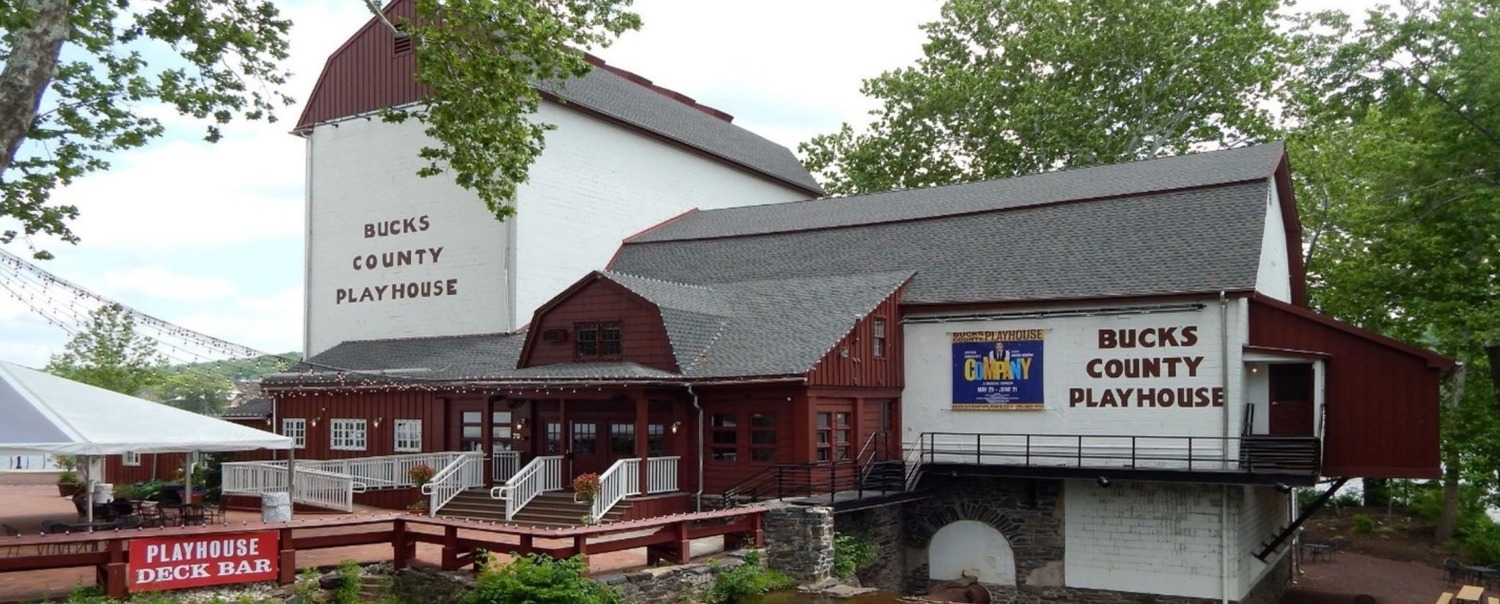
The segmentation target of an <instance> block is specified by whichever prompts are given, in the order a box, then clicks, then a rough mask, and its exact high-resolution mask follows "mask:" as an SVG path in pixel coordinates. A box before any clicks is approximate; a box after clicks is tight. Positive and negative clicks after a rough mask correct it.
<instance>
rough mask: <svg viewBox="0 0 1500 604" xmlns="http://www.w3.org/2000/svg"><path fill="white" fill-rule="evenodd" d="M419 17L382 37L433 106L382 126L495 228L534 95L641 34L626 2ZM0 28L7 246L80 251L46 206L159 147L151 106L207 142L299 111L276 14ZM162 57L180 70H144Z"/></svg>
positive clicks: (518, 167)
mask: <svg viewBox="0 0 1500 604" xmlns="http://www.w3.org/2000/svg"><path fill="white" fill-rule="evenodd" d="M412 1H413V2H415V4H416V14H417V15H418V17H417V19H416V20H415V21H414V22H412V23H401V24H393V23H389V22H387V26H389V27H391V28H392V29H395V28H397V27H401V28H403V29H404V30H405V32H406V33H408V34H409V35H411V36H412V37H413V38H414V41H415V43H416V47H417V56H418V61H417V62H418V65H419V66H420V67H419V68H418V73H417V74H416V77H417V80H418V81H419V82H420V83H422V84H423V85H425V86H426V87H427V88H428V89H430V90H431V91H432V96H431V97H430V98H429V99H427V100H426V101H425V102H424V103H422V104H421V105H420V106H419V107H417V108H415V109H409V110H402V111H392V112H390V113H389V114H388V116H387V117H388V118H390V119H395V120H401V119H408V118H415V119H419V120H421V121H422V122H423V123H424V124H426V126H427V133H428V134H429V135H430V136H431V137H432V138H433V139H434V140H436V141H437V142H438V145H436V146H433V147H428V148H424V149H422V150H421V152H420V155H421V158H422V159H423V160H425V162H426V164H425V165H424V166H423V167H422V168H421V170H420V171H419V173H420V174H422V175H426V176H430V175H434V174H439V173H443V172H445V171H452V173H453V175H454V178H455V180H456V181H457V182H458V184H460V185H462V186H464V187H466V188H469V189H471V190H473V191H475V193H476V194H477V195H478V196H479V197H480V199H482V200H484V202H485V204H486V205H487V206H488V207H489V208H490V209H491V210H492V211H493V212H494V213H495V215H496V216H497V217H499V218H501V219H503V218H505V217H507V216H509V215H511V214H513V213H514V208H513V207H511V206H510V205H509V204H510V201H511V199H512V197H513V196H514V194H515V189H516V186H517V184H519V183H521V182H524V181H525V180H526V172H527V169H528V168H529V166H530V165H531V163H532V161H533V160H535V158H536V157H537V155H538V154H540V153H541V150H542V145H543V135H544V133H545V132H546V130H547V129H548V127H547V126H545V125H543V124H540V123H534V122H532V121H530V120H528V119H527V116H528V115H530V114H532V113H534V112H535V110H536V108H537V103H538V100H539V99H540V95H539V93H538V92H537V91H536V90H535V89H534V88H533V87H532V83H534V82H542V81H556V80H559V79H562V78H566V77H568V76H576V75H580V74H582V73H585V72H586V71H587V69H588V64H587V63H586V62H585V61H584V60H583V55H582V51H581V50H578V49H579V48H584V49H586V48H589V47H591V46H596V45H606V44H608V43H609V42H610V41H611V40H613V38H614V37H615V36H617V35H618V34H620V33H621V32H623V31H625V30H628V29H633V28H638V27H639V26H640V20H639V18H638V17H637V16H636V15H635V14H633V13H630V12H627V11H625V10H623V7H625V6H629V4H630V0H556V1H550V2H534V1H532V0H412ZM365 4H366V5H367V6H368V7H369V8H370V9H371V10H372V11H373V12H374V13H375V14H376V15H377V16H379V17H380V18H381V19H382V20H384V19H385V18H384V16H383V15H382V14H381V12H380V10H379V7H378V6H377V0H365ZM352 6H354V5H353V4H352V3H351V7H352ZM0 27H3V33H0V61H3V63H4V65H3V68H0V147H3V149H4V153H3V154H0V217H10V218H13V219H15V220H17V221H19V223H20V226H19V228H16V229H9V230H4V231H0V244H3V243H8V242H10V241H12V240H13V239H14V238H15V237H17V236H19V235H21V234H22V233H24V234H26V235H33V234H38V233H40V234H47V235H54V236H57V237H59V238H61V239H62V240H63V241H65V242H68V243H77V242H78V237H77V235H75V234H74V233H73V231H72V230H71V229H70V228H69V226H68V223H69V221H70V220H72V219H74V218H76V217H77V216H78V209H77V208H76V207H74V206H71V205H65V204H57V203H55V202H53V201H52V199H51V194H52V191H53V190H55V189H56V188H57V187H59V186H64V185H67V184H68V183H70V182H72V181H74V180H75V179H78V178H80V177H82V176H85V175H87V174H89V173H91V172H95V171H99V170H104V169H106V168H108V167H109V162H108V155H109V154H111V153H114V152H118V151H123V150H128V149H133V148H136V147H140V146H142V145H145V144H147V143H148V142H150V141H151V140H152V139H154V138H156V137H158V136H161V134H162V133H163V126H162V124H161V122H160V120H158V119H157V118H156V117H153V115H152V113H151V112H149V111H142V109H144V108H147V107H149V106H150V105H153V104H161V105H165V106H167V107H170V108H172V109H174V110H176V111H177V112H179V113H182V114H184V115H188V116H192V117H195V118H199V119H205V120H208V121H209V125H208V127H207V128H208V130H207V136H206V138H207V140H209V141H216V140H218V138H219V136H220V130H219V128H220V126H221V125H223V124H226V123H229V122H230V121H232V120H235V119H246V120H268V121H273V120H274V119H275V116H274V113H273V110H275V109H277V108H279V107H281V106H284V105H287V104H290V103H291V102H292V100H291V98H290V97H288V96H286V95H284V94H282V93H281V92H278V91H277V89H278V88H279V87H280V86H281V85H283V84H285V83H286V79H287V72H286V71H285V69H284V68H283V67H282V65H281V62H282V61H283V60H284V59H286V57H287V32H288V31H289V28H290V27H291V22H290V21H288V20H286V19H283V18H281V16H280V14H279V12H278V11H277V9H276V5H275V4H274V3H273V2H272V1H271V0H158V1H155V2H144V1H142V0H135V1H134V2H132V1H131V0H18V1H16V2H0ZM163 49H168V50H170V51H171V52H172V53H174V54H175V57H173V58H172V60H166V61H163V60H159V59H158V58H157V57H156V56H155V55H152V56H151V60H149V61H148V60H147V53H159V52H162V51H163ZM33 254H34V255H35V256H36V257H38V258H48V257H51V254H50V252H48V251H47V250H34V251H33Z"/></svg>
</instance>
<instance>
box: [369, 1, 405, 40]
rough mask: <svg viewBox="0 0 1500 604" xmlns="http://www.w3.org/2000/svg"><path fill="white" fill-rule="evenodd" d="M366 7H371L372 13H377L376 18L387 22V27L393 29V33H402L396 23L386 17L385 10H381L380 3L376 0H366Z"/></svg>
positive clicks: (384, 22)
mask: <svg viewBox="0 0 1500 604" xmlns="http://www.w3.org/2000/svg"><path fill="white" fill-rule="evenodd" d="M365 7H366V8H368V9H370V14H373V15H375V18H376V19H379V20H380V22H381V23H383V24H385V27H386V29H389V30H391V33H393V34H394V33H400V31H401V30H398V29H396V24H395V23H391V20H390V19H387V18H385V12H383V11H381V10H380V5H379V4H378V3H376V0H365Z"/></svg>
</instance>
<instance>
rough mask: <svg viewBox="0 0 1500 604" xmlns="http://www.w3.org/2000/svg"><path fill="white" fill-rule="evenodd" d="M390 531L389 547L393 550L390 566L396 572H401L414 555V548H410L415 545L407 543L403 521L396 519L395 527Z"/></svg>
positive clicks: (404, 522)
mask: <svg viewBox="0 0 1500 604" xmlns="http://www.w3.org/2000/svg"><path fill="white" fill-rule="evenodd" d="M391 531H392V539H391V546H392V548H394V549H395V551H394V552H392V555H391V566H393V567H395V569H396V570H401V569H403V568H406V564H407V561H408V560H410V559H411V558H412V554H414V553H416V552H415V551H414V550H415V549H416V548H415V547H411V546H412V545H415V544H413V543H410V542H408V541H407V538H406V521H405V520H402V519H400V518H397V519H396V521H395V526H394V527H392V529H391Z"/></svg>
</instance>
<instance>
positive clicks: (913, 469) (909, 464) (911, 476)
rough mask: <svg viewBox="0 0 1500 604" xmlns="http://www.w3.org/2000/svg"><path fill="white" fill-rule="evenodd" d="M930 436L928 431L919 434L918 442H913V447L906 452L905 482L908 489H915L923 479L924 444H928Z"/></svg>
mask: <svg viewBox="0 0 1500 604" xmlns="http://www.w3.org/2000/svg"><path fill="white" fill-rule="evenodd" d="M928 437H929V435H928V433H926V432H923V433H921V434H919V435H917V440H916V442H914V443H912V447H911V449H910V450H908V451H907V452H906V459H905V461H904V463H905V465H906V468H905V470H906V476H905V481H904V483H905V485H906V490H907V491H915V490H916V489H917V482H918V481H920V480H921V479H922V453H923V445H924V444H926V442H927V439H928Z"/></svg>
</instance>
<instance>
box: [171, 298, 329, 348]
mask: <svg viewBox="0 0 1500 604" xmlns="http://www.w3.org/2000/svg"><path fill="white" fill-rule="evenodd" d="M167 320H169V321H171V322H172V323H175V324H177V325H181V326H183V327H186V328H188V329H192V330H194V331H198V332H201V333H205V334H208V335H211V336H214V337H216V338H219V339H221V340H227V341H230V342H234V343H236V344H240V345H242V346H249V347H251V348H255V349H257V350H261V351H263V352H269V353H283V352H291V351H300V350H302V288H301V287H300V286H298V287H295V288H289V289H285V290H281V291H278V292H275V293H272V294H269V295H266V296H263V297H258V298H241V299H239V300H236V301H234V302H233V303H231V304H224V305H219V306H214V307H212V308H204V309H201V310H199V311H198V312H194V313H191V314H186V315H181V316H174V317H171V318H168V319H167ZM173 356H177V357H180V356H181V355H180V354H176V355H173ZM183 360H186V359H183Z"/></svg>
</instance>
